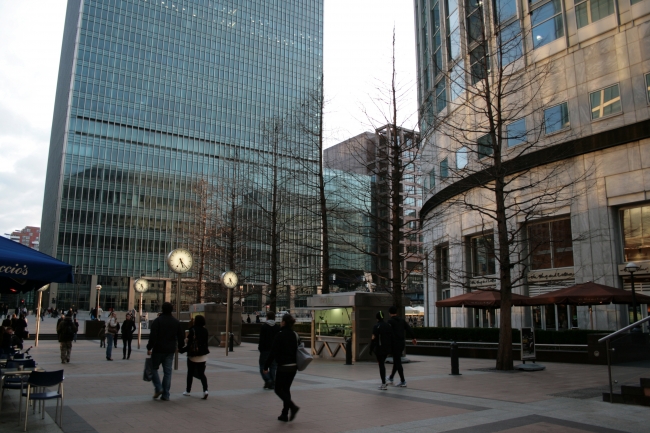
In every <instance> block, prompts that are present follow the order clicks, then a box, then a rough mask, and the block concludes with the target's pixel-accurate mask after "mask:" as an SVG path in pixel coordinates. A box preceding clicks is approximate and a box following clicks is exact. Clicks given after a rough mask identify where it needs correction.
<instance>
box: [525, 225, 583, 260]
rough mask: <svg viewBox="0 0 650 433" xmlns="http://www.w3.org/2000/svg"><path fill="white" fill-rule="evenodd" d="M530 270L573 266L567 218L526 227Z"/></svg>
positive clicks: (571, 244) (569, 227)
mask: <svg viewBox="0 0 650 433" xmlns="http://www.w3.org/2000/svg"><path fill="white" fill-rule="evenodd" d="M528 246H529V249H530V257H531V260H530V268H531V269H533V270H535V269H550V268H566V267H569V266H573V238H572V237H571V220H570V219H569V218H565V219H561V220H555V221H550V222H549V221H547V222H543V223H537V224H530V225H529V226H528Z"/></svg>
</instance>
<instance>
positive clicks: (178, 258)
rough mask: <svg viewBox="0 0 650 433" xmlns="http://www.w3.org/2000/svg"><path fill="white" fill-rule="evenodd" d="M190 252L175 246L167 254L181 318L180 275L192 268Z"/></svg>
mask: <svg viewBox="0 0 650 433" xmlns="http://www.w3.org/2000/svg"><path fill="white" fill-rule="evenodd" d="M192 264H193V260H192V253H190V252H189V251H188V250H186V249H185V248H176V249H175V250H173V251H172V252H171V253H169V254H168V255H167V266H168V267H169V269H170V270H171V271H172V272H174V273H176V274H178V283H177V284H176V319H178V320H181V276H182V275H183V274H184V273H186V272H188V271H189V270H190V269H192ZM174 370H178V349H176V354H175V355H174Z"/></svg>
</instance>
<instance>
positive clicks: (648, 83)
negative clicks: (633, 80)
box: [645, 74, 650, 103]
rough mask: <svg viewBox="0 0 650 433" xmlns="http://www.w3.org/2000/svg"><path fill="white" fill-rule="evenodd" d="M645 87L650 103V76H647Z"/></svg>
mask: <svg viewBox="0 0 650 433" xmlns="http://www.w3.org/2000/svg"><path fill="white" fill-rule="evenodd" d="M645 87H646V91H647V94H648V103H650V74H646V76H645Z"/></svg>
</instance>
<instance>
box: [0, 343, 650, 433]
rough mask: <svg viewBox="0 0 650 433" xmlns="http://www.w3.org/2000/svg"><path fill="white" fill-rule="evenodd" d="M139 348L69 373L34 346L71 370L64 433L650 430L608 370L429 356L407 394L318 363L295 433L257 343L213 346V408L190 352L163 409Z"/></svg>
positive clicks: (5, 412)
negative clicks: (192, 368)
mask: <svg viewBox="0 0 650 433" xmlns="http://www.w3.org/2000/svg"><path fill="white" fill-rule="evenodd" d="M32 343H33V342H32ZM135 344H136V343H135V342H134V353H133V354H132V356H131V359H130V360H122V359H121V358H122V356H121V353H122V352H121V341H120V343H119V348H118V349H117V351H114V352H113V359H114V361H112V362H109V361H106V359H105V353H104V349H100V348H99V342H98V341H96V340H80V341H79V342H77V343H75V344H74V345H73V349H72V357H71V362H70V363H69V364H65V365H62V364H61V363H60V359H59V347H58V343H57V342H55V341H51V340H42V341H41V342H40V343H39V347H38V348H34V349H32V351H31V353H32V354H33V355H34V358H35V359H36V360H37V362H38V365H39V366H40V367H42V368H44V369H46V370H56V369H60V368H64V369H65V397H66V398H65V411H64V420H63V431H64V432H70V433H82V432H99V433H117V432H129V433H133V432H137V433H150V432H151V433H154V432H155V433H160V432H180V431H211V432H281V431H282V432H284V431H296V432H298V431H300V432H303V431H304V432H327V433H330V432H386V433H388V432H414V433H415V432H455V433H461V432H462V433H466V432H467V433H469V432H482V433H485V432H508V433H510V432H512V433H514V432H526V433H539V432H563V433H566V432H570V433H578V432H598V433H606V432H648V431H649V428H650V427H648V426H650V407H641V406H630V405H620V404H616V405H612V404H609V403H604V402H602V401H601V400H602V398H601V396H600V392H601V390H602V389H604V388H605V387H606V384H607V368H606V367H605V366H593V365H577V364H559V363H546V364H545V365H546V367H547V368H546V370H545V371H540V372H532V373H524V372H510V373H503V372H495V371H490V368H492V367H493V366H494V361H491V360H479V359H464V358H461V360H460V366H461V373H462V375H461V376H450V375H449V371H450V362H449V359H448V358H444V357H427V356H409V358H410V359H411V360H412V361H414V362H412V363H410V364H407V365H406V366H405V369H406V376H407V381H408V388H397V387H389V389H388V390H387V391H379V390H377V385H378V384H379V374H378V369H377V366H376V364H374V363H356V364H355V365H352V366H345V365H343V363H341V362H334V361H323V360H315V361H314V362H313V363H312V364H311V365H310V366H309V368H308V369H307V370H306V371H305V372H300V373H298V375H297V376H296V380H295V382H294V385H293V388H292V393H293V398H294V401H295V402H296V403H297V404H298V405H299V406H300V407H301V410H300V413H299V414H298V416H297V417H296V419H295V420H294V421H293V422H291V423H288V424H286V423H282V422H280V421H278V420H277V416H278V415H279V414H280V409H281V402H280V400H279V399H278V398H277V396H276V395H275V394H274V393H273V392H272V391H267V390H264V389H262V385H263V383H262V380H261V378H260V376H259V373H258V367H257V356H258V352H257V346H256V345H254V344H246V343H245V344H243V345H242V346H241V347H236V348H235V351H234V352H232V353H230V356H228V357H226V356H225V349H223V348H217V347H214V348H212V353H211V354H210V356H209V358H210V359H209V361H208V367H207V370H206V374H207V377H208V382H209V387H210V397H209V398H208V399H207V400H202V399H201V386H200V383H199V382H198V381H197V380H195V381H194V387H193V389H192V391H193V395H192V396H191V397H184V396H183V395H182V392H183V391H184V389H185V373H186V366H185V359H186V358H185V356H183V355H181V357H180V367H179V370H178V371H175V372H174V375H173V381H172V388H171V392H172V394H171V401H168V402H164V401H159V400H153V399H152V394H153V387H152V385H151V383H147V382H143V381H142V370H143V365H144V359H145V357H146V352H145V348H144V345H143V347H142V348H141V349H140V350H138V349H137V348H135ZM389 368H390V366H389ZM638 374H640V372H634V371H633V372H631V375H632V376H634V375H637V376H638ZM53 406H54V404H53V403H50V404H49V409H48V411H47V414H46V416H45V420H44V421H41V419H40V417H38V416H35V415H30V419H29V426H28V427H29V428H28V430H29V431H32V432H48V433H49V432H59V431H60V429H59V428H58V426H56V425H55V424H54V422H53V421H52V417H53V414H54V413H53ZM17 411H18V396H17V392H16V391H7V392H6V393H5V398H4V400H3V409H2V412H0V431H1V432H2V433H13V432H18V431H22V428H21V426H20V425H19V423H18V413H17Z"/></svg>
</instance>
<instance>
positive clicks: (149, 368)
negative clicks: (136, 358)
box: [142, 358, 153, 382]
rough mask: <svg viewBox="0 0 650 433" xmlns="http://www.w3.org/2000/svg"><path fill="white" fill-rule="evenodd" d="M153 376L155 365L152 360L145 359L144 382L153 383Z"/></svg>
mask: <svg viewBox="0 0 650 433" xmlns="http://www.w3.org/2000/svg"><path fill="white" fill-rule="evenodd" d="M152 376H153V364H152V362H151V358H145V360H144V372H143V373H142V380H144V381H145V382H151V378H152Z"/></svg>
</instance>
